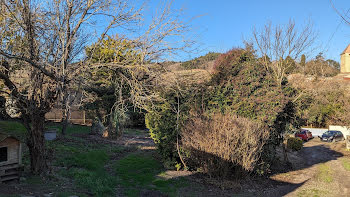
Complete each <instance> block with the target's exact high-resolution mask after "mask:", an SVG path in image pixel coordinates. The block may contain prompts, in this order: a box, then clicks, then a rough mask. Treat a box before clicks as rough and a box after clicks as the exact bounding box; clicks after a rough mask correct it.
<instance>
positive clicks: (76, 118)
mask: <svg viewBox="0 0 350 197" xmlns="http://www.w3.org/2000/svg"><path fill="white" fill-rule="evenodd" d="M62 117H63V110H62V109H57V108H55V109H52V110H51V111H50V112H48V113H46V114H45V119H46V120H50V121H54V122H62ZM68 121H69V122H70V123H73V124H79V125H91V124H92V121H93V120H92V119H87V118H86V112H85V111H83V110H71V113H70V116H69V119H68Z"/></svg>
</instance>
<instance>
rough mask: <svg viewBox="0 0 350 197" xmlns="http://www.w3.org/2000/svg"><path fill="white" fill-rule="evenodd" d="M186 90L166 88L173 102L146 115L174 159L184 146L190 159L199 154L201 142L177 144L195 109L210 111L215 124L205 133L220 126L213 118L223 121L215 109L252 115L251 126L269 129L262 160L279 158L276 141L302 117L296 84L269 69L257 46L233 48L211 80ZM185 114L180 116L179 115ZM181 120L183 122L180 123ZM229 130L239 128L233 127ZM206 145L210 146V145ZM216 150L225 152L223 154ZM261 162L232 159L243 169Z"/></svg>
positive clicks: (162, 149) (166, 152)
mask: <svg viewBox="0 0 350 197" xmlns="http://www.w3.org/2000/svg"><path fill="white" fill-rule="evenodd" d="M181 95H182V96H181V97H179V96H178V95H177V94H171V93H169V92H168V93H167V94H164V98H166V99H165V100H166V101H167V102H163V103H160V104H159V110H158V111H154V112H150V113H149V114H147V115H146V123H147V127H148V128H149V129H150V132H151V136H152V138H153V139H154V140H155V142H156V144H157V145H158V148H159V150H160V152H161V153H162V156H163V158H164V159H165V160H167V159H169V158H170V159H171V160H172V161H174V162H180V160H179V155H180V154H179V153H180V152H181V151H183V153H185V155H186V156H187V157H186V159H187V161H191V155H192V156H194V155H196V153H195V152H193V150H195V149H198V147H189V146H188V144H187V145H186V146H185V148H184V147H183V148H184V149H182V150H181V151H178V150H176V146H177V140H178V135H180V136H181V135H183V133H181V132H180V131H181V130H182V131H185V130H183V129H184V128H189V125H188V124H190V123H191V122H193V121H194V120H193V118H194V117H192V116H190V115H189V112H194V113H196V114H200V115H201V116H202V115H204V114H205V116H207V117H208V118H209V120H210V121H209V122H208V123H207V124H209V125H207V126H205V127H206V128H208V130H203V131H202V132H203V133H204V134H205V132H215V131H210V128H211V126H210V124H213V125H214V124H219V122H216V121H218V120H219V119H220V118H219V119H211V118H210V117H211V116H212V114H217V115H216V116H219V115H218V114H222V115H223V116H224V117H225V116H226V115H227V114H231V115H232V116H237V115H238V116H239V117H241V118H246V119H245V120H247V121H252V122H253V123H252V124H248V126H247V127H249V128H245V129H253V128H250V126H251V125H255V124H262V125H264V126H266V127H267V128H268V135H267V137H266V138H261V139H260V140H261V142H262V144H264V146H263V148H262V149H258V150H257V152H258V155H259V158H258V159H257V160H258V161H259V162H262V161H264V162H272V161H273V159H274V156H275V152H274V151H275V148H274V147H275V146H276V145H278V144H280V143H281V141H282V136H283V133H284V132H285V131H286V130H287V129H289V128H291V127H293V123H295V122H294V121H295V119H296V118H295V117H294V106H293V104H292V102H291V98H292V97H294V95H295V90H294V89H293V88H291V87H290V86H289V85H288V83H287V81H284V82H283V83H282V85H278V84H277V82H276V81H275V79H274V77H273V76H272V74H271V73H270V71H269V70H266V67H264V66H263V65H262V64H261V63H259V61H258V59H257V58H256V57H255V56H254V54H253V52H251V51H249V50H244V49H233V50H231V51H229V52H227V53H226V54H223V55H221V56H220V57H218V59H217V60H216V62H215V65H214V73H213V76H212V78H211V80H210V82H208V83H204V84H201V85H196V86H193V87H192V88H190V89H186V91H182V94H181ZM184 95H185V96H184ZM178 101H180V102H178ZM174 106H177V107H179V109H180V110H177V111H176V110H174ZM178 111H180V112H181V113H180V116H178V115H179V113H176V112H178ZM225 114H226V115H225ZM202 117H203V116H202ZM179 119H180V121H178V120H179ZM239 120H241V119H239ZM232 121H233V120H232ZM211 122H212V123H211ZM220 123H221V122H220ZM176 125H179V126H180V128H179V129H177V128H176ZM232 127H234V126H232ZM237 128H240V127H237ZM253 130H254V129H253ZM187 131H188V129H187ZM196 131H198V130H196ZM228 131H230V132H231V133H232V132H233V133H234V131H233V130H232V131H231V130H228ZM216 132H217V133H213V135H221V134H220V133H219V130H217V131H216ZM220 132H221V131H220ZM187 133H188V132H187ZM221 139H223V140H224V138H217V140H221ZM217 143H218V144H222V143H223V142H221V141H218V142H217ZM237 143H239V142H237ZM236 145H237V144H236ZM232 146H234V144H232ZM238 146H240V145H238ZM241 146H243V145H241ZM212 148H214V147H212ZM216 148H217V147H216ZM252 148H254V147H252ZM205 151H206V152H208V151H209V150H207V149H205ZM209 152H210V151H209ZM189 153H190V154H189ZM212 153H215V152H212ZM247 154H248V153H247ZM216 156H217V157H219V158H220V157H221V156H220V154H219V155H216ZM193 158H194V157H192V159H193ZM221 159H223V160H225V159H224V158H221ZM259 162H256V161H255V160H254V162H253V163H251V164H250V165H252V166H253V167H249V168H245V167H244V166H241V164H239V163H235V162H229V163H230V165H231V166H230V167H234V166H240V167H239V168H241V169H246V170H248V171H252V170H253V169H256V167H257V166H256V165H257V163H259ZM190 163H191V162H190ZM192 163H196V162H192ZM197 164H198V163H197ZM202 164H203V163H202ZM190 167H195V168H198V167H203V166H200V165H194V166H190Z"/></svg>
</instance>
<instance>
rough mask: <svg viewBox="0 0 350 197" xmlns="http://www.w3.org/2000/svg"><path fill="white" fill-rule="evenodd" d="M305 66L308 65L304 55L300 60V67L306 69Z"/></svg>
mask: <svg viewBox="0 0 350 197" xmlns="http://www.w3.org/2000/svg"><path fill="white" fill-rule="evenodd" d="M305 64H306V56H305V55H304V54H302V55H301V58H300V66H301V67H302V68H305Z"/></svg>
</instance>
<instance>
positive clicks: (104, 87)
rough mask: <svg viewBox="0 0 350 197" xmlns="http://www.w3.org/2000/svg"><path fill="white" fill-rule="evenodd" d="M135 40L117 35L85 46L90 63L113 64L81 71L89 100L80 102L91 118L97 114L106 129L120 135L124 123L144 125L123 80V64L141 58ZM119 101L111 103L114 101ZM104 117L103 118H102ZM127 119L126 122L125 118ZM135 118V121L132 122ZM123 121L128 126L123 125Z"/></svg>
mask: <svg viewBox="0 0 350 197" xmlns="http://www.w3.org/2000/svg"><path fill="white" fill-rule="evenodd" d="M138 45H139V44H138V43H137V42H136V41H132V40H127V39H124V38H120V37H118V36H114V37H110V36H108V37H107V39H105V40H103V41H102V42H101V43H95V44H93V45H91V46H90V47H87V48H86V56H87V58H88V59H89V60H90V61H92V62H93V63H96V62H99V63H115V64H116V65H117V66H116V67H113V66H101V67H99V68H91V69H90V72H89V73H85V78H86V80H87V83H86V85H85V87H84V90H85V91H86V92H87V93H89V94H90V95H91V97H92V98H94V99H91V100H90V102H87V103H85V104H84V108H85V109H86V110H88V112H89V116H90V118H92V119H95V118H96V117H98V118H99V119H100V120H102V121H103V123H104V125H106V126H109V127H108V129H109V130H110V131H112V130H113V131H114V132H115V133H116V134H118V135H119V134H120V132H121V130H122V128H123V127H124V126H144V125H143V124H142V122H143V117H144V114H143V112H141V110H137V111H134V110H135V107H134V106H133V104H132V101H131V100H130V98H131V96H130V89H131V87H130V84H129V83H127V82H126V81H125V80H124V79H125V78H129V77H130V75H131V73H130V72H129V70H128V69H126V67H130V66H134V65H135V64H138V63H140V62H141V61H142V60H141V59H142V58H141V54H140V52H139V50H138V47H139V46H138ZM117 102H118V103H123V105H122V107H120V106H121V105H120V104H118V105H115V103H117ZM103 117H104V118H103ZM128 118H129V119H130V121H127V119H128ZM135 120H136V121H135ZM127 122H132V123H134V122H135V124H132V123H129V125H126V124H127Z"/></svg>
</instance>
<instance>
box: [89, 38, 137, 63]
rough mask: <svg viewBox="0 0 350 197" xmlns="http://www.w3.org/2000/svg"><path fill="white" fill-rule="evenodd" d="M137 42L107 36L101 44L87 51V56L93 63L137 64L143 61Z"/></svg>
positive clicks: (92, 46) (90, 47)
mask: <svg viewBox="0 0 350 197" xmlns="http://www.w3.org/2000/svg"><path fill="white" fill-rule="evenodd" d="M137 47H138V45H137V43H136V42H135V41H132V40H128V39H125V38H122V37H118V36H117V35H116V36H107V39H105V40H102V42H100V43H96V44H93V45H91V46H89V47H87V48H86V49H85V53H86V56H87V58H88V59H89V60H91V61H92V62H93V63H96V62H99V63H110V62H115V63H119V64H123V65H130V64H135V63H138V62H140V61H141V56H140V53H139V51H138V49H137Z"/></svg>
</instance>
